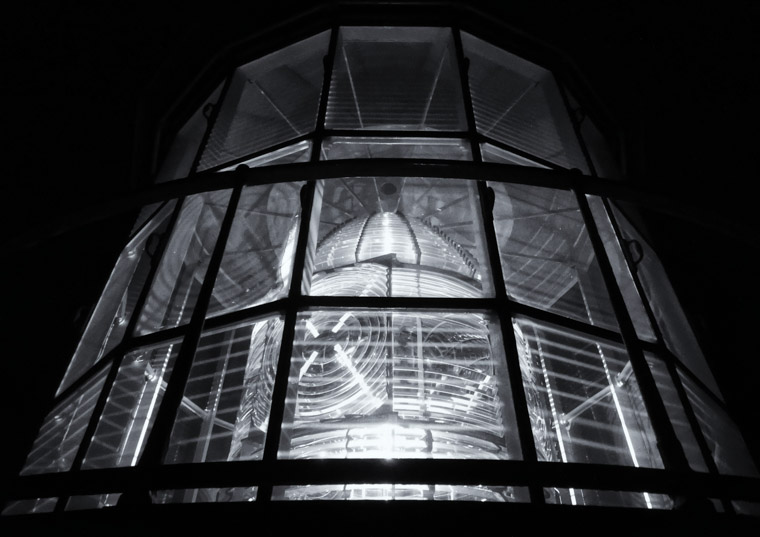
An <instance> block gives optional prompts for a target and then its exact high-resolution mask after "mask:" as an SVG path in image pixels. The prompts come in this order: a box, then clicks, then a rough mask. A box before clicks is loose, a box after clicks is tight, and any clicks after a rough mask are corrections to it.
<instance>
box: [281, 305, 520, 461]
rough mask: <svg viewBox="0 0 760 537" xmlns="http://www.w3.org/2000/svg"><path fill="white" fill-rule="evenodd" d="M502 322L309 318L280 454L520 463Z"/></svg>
mask: <svg viewBox="0 0 760 537" xmlns="http://www.w3.org/2000/svg"><path fill="white" fill-rule="evenodd" d="M502 349H503V344H502V343H501V339H500V334H499V333H498V323H496V324H494V322H493V320H492V319H491V318H490V317H489V316H487V315H484V314H479V313H447V312H425V313H416V312H391V311H347V310H333V311H315V312H311V313H303V314H301V315H299V317H298V321H297V326H296V340H295V343H294V349H293V358H292V360H291V370H290V376H289V386H290V390H289V393H288V397H287V400H286V413H285V416H286V417H285V420H284V423H283V436H282V438H281V443H280V452H279V457H281V458H288V459H312V458H458V459H519V458H520V451H519V445H518V440H517V434H516V431H515V426H514V411H513V409H512V404H511V396H510V390H509V382H508V379H507V374H506V370H505V366H504V357H503V351H502Z"/></svg>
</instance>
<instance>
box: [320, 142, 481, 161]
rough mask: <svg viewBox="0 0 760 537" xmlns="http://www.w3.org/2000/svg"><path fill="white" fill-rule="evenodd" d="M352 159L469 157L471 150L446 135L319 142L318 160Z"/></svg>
mask: <svg viewBox="0 0 760 537" xmlns="http://www.w3.org/2000/svg"><path fill="white" fill-rule="evenodd" d="M352 158H418V159H425V158H429V159H446V160H472V151H470V144H469V142H467V141H466V140H462V139H447V138H398V137H394V138H385V137H382V138H381V137H374V138H370V137H356V138H349V137H340V136H335V137H331V138H326V139H325V141H324V142H322V160H338V159H352Z"/></svg>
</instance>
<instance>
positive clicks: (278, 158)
mask: <svg viewBox="0 0 760 537" xmlns="http://www.w3.org/2000/svg"><path fill="white" fill-rule="evenodd" d="M309 159H311V140H305V141H303V142H298V143H297V144H293V145H289V146H287V147H283V148H282V149H277V150H276V151H272V152H271V153H264V154H263V155H259V156H258V157H254V158H252V159H248V160H246V161H243V162H238V163H237V164H234V165H232V166H229V167H227V168H222V169H221V170H219V171H220V172H228V171H231V170H234V169H235V168H237V167H238V166H241V165H246V166H248V167H249V168H259V167H263V166H275V165H277V164H295V163H298V162H309Z"/></svg>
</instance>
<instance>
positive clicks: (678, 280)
mask: <svg viewBox="0 0 760 537" xmlns="http://www.w3.org/2000/svg"><path fill="white" fill-rule="evenodd" d="M258 4H259V2H246V3H242V2H241V3H239V4H235V3H225V2H200V3H192V2H154V3H150V4H148V3H140V2H123V3H115V2H81V3H80V2H77V3H64V2H25V3H24V4H23V7H22V8H20V10H17V11H16V13H15V14H14V15H9V14H6V15H5V16H4V21H3V23H2V30H0V36H2V40H3V41H2V47H1V48H0V51H1V52H0V54H2V61H3V63H2V76H0V83H1V84H2V95H1V96H2V103H3V106H2V111H0V132H2V140H0V150H1V151H2V159H1V160H0V184H2V197H1V198H0V199H1V200H2V208H3V210H2V225H3V228H2V229H3V234H4V236H3V240H2V243H1V244H2V245H3V246H2V250H1V251H2V256H3V258H2V273H1V274H0V275H1V276H2V279H1V280H0V281H1V282H2V315H3V317H2V333H1V336H2V338H1V339H0V341H1V342H2V346H0V353H2V354H1V357H0V363H1V364H2V380H1V382H2V384H0V386H1V389H0V391H1V392H2V393H3V399H2V413H1V414H0V415H2V418H3V423H2V425H1V426H0V427H1V428H0V431H2V438H3V440H2V441H1V442H2V444H3V448H4V450H5V451H6V454H5V456H4V457H3V465H2V466H3V469H2V474H1V475H0V480H2V481H3V482H5V483H7V482H8V480H7V479H8V478H9V477H10V476H12V475H15V474H16V473H17V472H18V470H19V469H20V467H21V465H22V464H23V460H24V457H25V453H26V451H27V450H28V448H29V447H30V446H31V442H32V441H33V439H34V435H35V433H36V429H37V427H38V426H39V423H40V420H41V419H42V417H43V416H44V413H45V411H46V409H47V408H49V404H50V401H51V398H52V394H53V393H54V391H55V389H56V386H57V384H58V382H59V381H60V378H61V376H62V374H63V372H64V370H65V368H66V365H67V361H68V359H69V357H70V356H71V354H72V353H73V351H74V348H75V346H76V343H77V339H78V335H79V333H80V332H81V330H82V328H83V323H84V322H85V321H86V318H87V315H88V314H89V312H90V307H91V306H92V304H93V303H94V302H95V300H96V299H97V295H98V293H99V291H100V289H101V288H102V286H103V285H104V283H105V279H106V278H107V277H108V274H109V271H110V269H111V267H112V265H113V262H114V260H115V258H116V256H117V255H118V253H119V251H120V249H121V246H122V243H121V242H120V241H116V242H114V241H113V240H110V241H109V240H108V239H107V237H109V236H111V237H112V236H113V235H114V234H117V235H118V234H119V233H122V234H123V233H126V232H127V231H128V230H129V227H130V225H131V222H130V221H129V220H130V218H124V217H116V216H114V217H112V218H106V219H104V220H101V221H99V222H98V223H96V224H91V225H87V226H84V227H78V228H76V229H75V230H74V231H71V232H68V233H65V234H62V235H57V236H53V237H50V236H47V235H37V234H35V232H34V230H35V229H37V228H38V227H39V226H41V225H42V227H43V228H44V227H50V226H52V229H55V228H56V227H61V226H64V227H65V226H66V225H67V224H68V223H71V222H74V219H73V217H72V215H73V214H76V213H77V212H78V211H82V210H85V211H87V210H89V209H88V208H91V207H97V206H99V205H102V204H103V203H104V202H107V201H108V200H112V199H116V198H118V197H119V196H123V195H124V194H125V193H128V192H130V191H131V190H133V189H134V188H135V184H136V178H135V177H134V174H133V167H132V161H133V155H134V152H135V143H134V140H135V133H136V128H137V127H138V126H139V123H138V122H139V121H148V122H150V121H151V119H154V118H155V117H156V116H155V114H156V112H155V111H158V110H161V109H162V107H164V106H165V105H166V104H167V103H171V102H172V101H173V100H174V99H176V98H177V97H178V96H179V95H180V93H181V91H182V89H183V88H184V87H185V86H186V85H187V84H189V83H190V81H192V79H193V77H194V76H195V75H196V74H197V73H198V72H199V71H200V69H201V68H202V67H203V66H204V65H205V63H206V62H207V61H208V59H209V58H211V56H212V55H213V53H214V52H216V51H217V50H219V49H220V48H221V45H224V44H226V43H228V42H229V41H230V40H231V39H232V38H234V37H236V36H242V35H245V34H246V33H248V32H253V31H256V30H259V29H261V28H266V27H267V26H269V25H270V24H271V23H272V22H273V21H277V20H280V19H282V18H283V17H287V16H291V15H294V14H296V13H298V12H299V11H301V10H303V9H304V8H305V7H309V6H311V5H312V4H310V3H304V2H292V1H282V0H280V1H278V2H276V7H272V6H269V7H266V8H264V9H262V8H261V6H260V5H258ZM476 4H478V5H480V7H482V9H483V10H484V12H485V13H486V14H487V15H488V16H489V17H492V18H495V19H500V20H503V21H504V22H505V23H506V24H509V25H511V26H513V27H515V28H517V29H519V30H522V31H524V32H526V33H528V34H530V35H533V36H535V37H536V38H538V39H540V40H543V41H545V42H547V43H548V44H549V45H551V46H553V47H555V48H557V49H559V50H561V51H563V52H564V53H565V54H566V55H567V56H569V57H570V58H572V59H573V61H574V62H575V64H576V65H577V67H578V68H579V69H580V71H581V72H582V73H583V74H584V75H585V76H586V78H587V79H588V81H589V82H590V85H591V86H592V87H593V89H594V90H595V92H596V94H597V95H598V96H599V98H600V99H601V101H602V103H603V104H604V106H605V107H606V108H607V109H608V110H609V111H610V114H611V116H612V117H613V118H614V119H615V120H616V121H617V122H618V123H619V124H620V125H621V126H622V127H623V129H624V130H625V131H626V133H627V134H628V137H629V142H630V149H631V160H630V162H629V165H630V171H631V175H630V179H631V180H632V181H634V182H637V183H639V184H641V185H643V186H644V187H646V188H650V189H656V190H658V191H660V192H663V193H665V194H667V195H669V196H671V197H672V199H673V200H674V202H673V203H674V207H676V206H678V207H679V208H685V209H686V210H687V212H688V213H689V214H691V215H692V216H693V219H692V220H691V221H685V220H678V219H674V218H672V217H671V216H667V215H665V214H663V213H661V212H650V213H647V215H646V217H647V222H648V223H649V226H650V228H651V229H653V230H656V233H655V234H654V236H655V237H656V240H657V244H656V247H658V249H659V251H660V252H661V254H662V257H663V260H664V262H665V263H666V265H667V267H668V270H669V272H670V275H671V278H672V280H673V282H674V285H675V286H676V289H677V291H678V292H680V294H681V297H682V300H683V303H684V306H685V307H686V309H687V311H688V313H689V314H690V315H691V317H692V319H693V321H694V323H695V325H696V327H697V329H698V330H699V331H700V332H702V333H703V334H704V341H703V344H704V346H705V349H706V350H707V351H708V354H709V357H710V359H711V361H712V365H713V368H714V371H715V373H716V376H717V377H718V380H719V382H721V383H722V384H723V385H724V386H725V387H726V389H725V392H726V393H725V395H726V398H727V402H728V404H729V405H730V406H731V407H733V409H734V410H735V411H736V413H737V414H736V415H737V418H738V420H739V422H740V424H741V425H742V426H743V429H744V432H745V435H746V436H747V438H748V440H749V441H750V442H751V445H752V446H753V451H755V452H756V453H757V452H760V448H759V447H758V446H760V442H758V425H757V423H758V420H757V411H758V409H760V405H758V401H757V399H758V391H760V390H759V389H760V381H758V378H759V377H758V375H759V374H760V367H759V366H758V361H760V357H759V356H758V352H757V350H756V342H755V337H756V333H757V321H758V315H757V304H758V298H759V296H758V295H759V293H758V291H757V286H758V270H757V267H756V263H757V261H756V256H757V254H758V250H760V248H759V247H758V246H759V244H758V240H757V233H756V232H757V224H756V218H757V212H758V211H757V207H756V205H757V201H756V200H757V195H756V194H755V190H754V186H755V185H754V183H755V181H756V180H757V178H758V157H757V155H758V151H757V142H758V137H757V124H758V123H757V119H758V117H757V107H756V100H757V95H758V89H760V84H758V72H757V67H758V65H760V64H759V62H758V47H757V36H756V35H757V28H758V15H759V14H760V2H726V1H723V2H695V1H691V2H678V3H675V2H626V3H619V2H562V3H560V2H542V1H538V2H519V3H513V2H501V3H499V2H496V3H484V2H477V3H476ZM481 4H482V5H481ZM753 31H754V34H753ZM695 220H696V221H695ZM19 237H34V238H35V240H34V241H32V242H31V243H30V242H29V241H22V242H19ZM20 244H23V246H20Z"/></svg>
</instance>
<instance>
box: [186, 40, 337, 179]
mask: <svg viewBox="0 0 760 537" xmlns="http://www.w3.org/2000/svg"><path fill="white" fill-rule="evenodd" d="M329 40H330V32H329V31H327V32H322V33H321V34H318V35H315V36H313V37H310V38H309V39H305V40H303V41H300V42H298V43H296V44H294V45H291V46H289V47H286V48H284V49H282V50H278V51H277V52H273V53H272V54H269V55H267V56H264V57H263V58H260V59H258V60H255V61H253V62H251V63H248V64H246V65H243V66H241V67H238V68H237V69H236V70H235V72H234V74H233V75H232V81H231V83H230V86H229V89H228V90H227V95H226V96H225V98H224V103H223V104H222V109H221V111H220V112H219V116H218V117H217V119H216V122H215V123H214V127H213V129H212V131H211V136H210V137H209V140H208V143H207V144H206V148H205V149H204V152H203V157H202V158H201V162H200V165H199V166H198V170H199V171H203V170H207V169H209V168H212V167H214V166H218V165H219V164H224V163H225V162H229V161H231V160H235V159H237V158H240V157H244V156H246V155H249V154H251V153H255V152H257V151H261V150H262V149H266V148H267V147H272V146H274V145H276V144H278V143H282V142H285V141H287V140H291V139H293V138H298V137H299V136H301V135H303V134H307V133H309V132H311V131H313V130H314V127H315V125H316V122H317V110H318V109H319V99H320V95H321V93H322V83H323V81H324V63H323V61H322V58H323V57H324V56H325V54H327V44H328V42H329Z"/></svg>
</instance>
